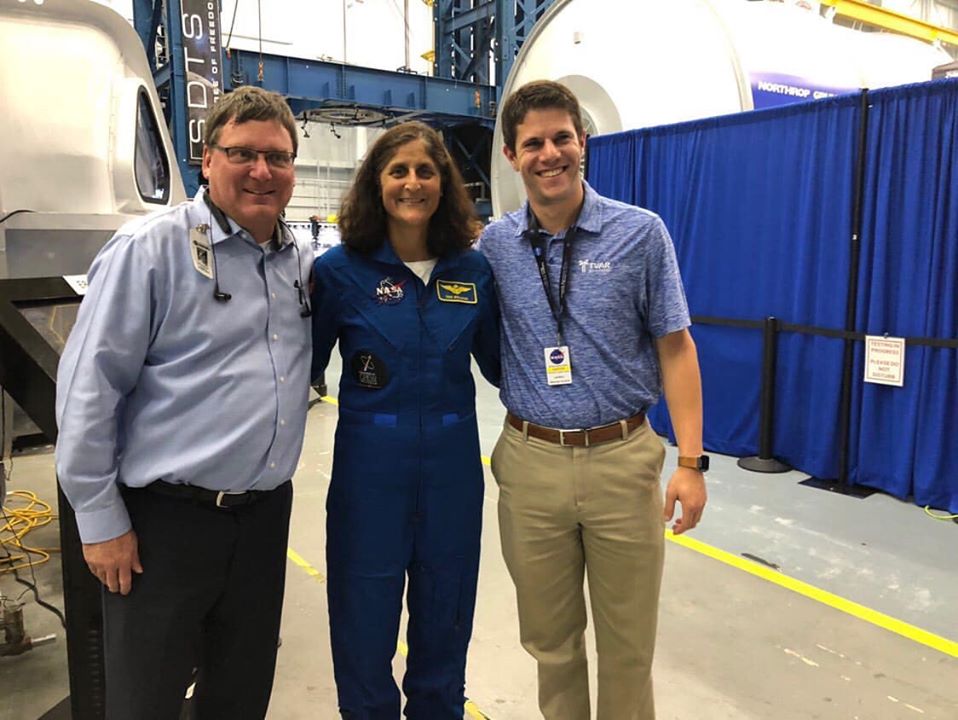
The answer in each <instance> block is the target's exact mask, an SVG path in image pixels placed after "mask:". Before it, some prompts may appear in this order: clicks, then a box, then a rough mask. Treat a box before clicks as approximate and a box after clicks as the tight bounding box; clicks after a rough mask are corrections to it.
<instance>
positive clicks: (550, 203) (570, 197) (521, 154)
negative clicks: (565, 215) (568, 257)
mask: <svg viewBox="0 0 958 720" xmlns="http://www.w3.org/2000/svg"><path fill="white" fill-rule="evenodd" d="M584 151H585V135H584V134H581V135H580V134H579V133H577V132H576V129H575V124H574V123H573V122H572V117H571V116H570V115H569V113H568V112H567V111H566V110H562V109H558V108H543V109H539V110H529V111H528V112H527V113H526V114H525V117H524V118H523V119H522V122H521V123H519V124H518V125H517V126H516V142H515V149H514V150H513V149H511V148H509V147H507V146H504V147H503V152H504V153H505V156H506V158H507V159H508V160H509V162H510V163H511V164H512V168H513V169H514V170H516V171H517V172H518V173H519V174H520V175H521V176H522V183H523V184H524V185H525V188H526V194H527V195H528V197H529V202H530V204H531V205H532V209H533V211H534V212H538V210H539V209H546V208H550V209H554V210H560V211H569V210H573V211H574V210H575V209H577V208H578V207H579V205H580V204H581V203H582V197H583V193H584V191H583V189H582V180H581V178H580V177H579V164H580V163H581V161H582V153H583V152H584Z"/></svg>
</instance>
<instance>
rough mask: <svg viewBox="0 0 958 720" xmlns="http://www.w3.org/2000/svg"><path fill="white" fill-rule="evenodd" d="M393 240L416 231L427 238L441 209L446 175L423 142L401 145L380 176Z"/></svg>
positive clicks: (387, 221)
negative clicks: (431, 225) (435, 215)
mask: <svg viewBox="0 0 958 720" xmlns="http://www.w3.org/2000/svg"><path fill="white" fill-rule="evenodd" d="M379 187H380V188H381V192H382V203H383V208H384V209H385V210H386V216H387V220H386V224H387V226H388V230H389V235H390V237H396V236H398V235H400V234H408V233H409V231H411V230H415V231H417V232H421V233H422V237H423V239H425V233H426V230H427V229H428V228H429V220H430V219H431V218H432V216H433V213H435V212H436V209H437V208H438V207H439V198H440V196H441V195H442V175H441V174H440V172H439V168H438V167H437V166H436V163H435V162H434V161H433V159H432V158H431V157H430V155H429V153H428V151H427V150H426V143H424V142H423V141H422V140H412V141H410V142H407V143H405V144H404V145H400V146H399V148H398V149H397V150H396V152H395V153H394V154H393V156H392V157H391V158H390V159H389V161H388V162H387V163H386V166H385V167H384V168H383V170H382V172H380V173H379Z"/></svg>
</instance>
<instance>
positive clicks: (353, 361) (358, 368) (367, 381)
mask: <svg viewBox="0 0 958 720" xmlns="http://www.w3.org/2000/svg"><path fill="white" fill-rule="evenodd" d="M349 367H350V368H351V369H352V371H353V378H355V380H356V382H357V384H358V385H359V386H360V387H364V388H368V389H370V390H381V389H382V388H384V387H386V383H387V382H389V370H388V369H387V368H386V363H384V362H383V361H382V358H380V357H378V356H377V355H374V354H373V353H372V352H370V351H369V350H357V351H356V352H355V353H353V356H352V357H351V358H350V359H349Z"/></svg>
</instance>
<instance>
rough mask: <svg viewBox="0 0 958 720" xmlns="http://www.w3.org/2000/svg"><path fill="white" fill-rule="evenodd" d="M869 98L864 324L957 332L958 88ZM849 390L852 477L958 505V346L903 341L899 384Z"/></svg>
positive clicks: (954, 508) (859, 368) (949, 85)
mask: <svg viewBox="0 0 958 720" xmlns="http://www.w3.org/2000/svg"><path fill="white" fill-rule="evenodd" d="M869 104H870V106H871V107H870V111H869V119H868V124H869V140H868V145H867V148H868V154H867V165H866V167H867V169H868V174H867V179H866V184H865V197H866V203H865V206H864V217H863V226H862V264H861V283H860V285H859V298H858V310H859V320H858V327H859V329H861V330H863V331H864V332H866V333H868V334H870V335H882V334H884V333H888V334H889V335H894V336H898V337H933V338H942V339H946V338H958V141H956V134H958V83H955V82H954V81H948V82H938V83H923V84H921V85H914V86H908V87H903V88H893V89H890V90H881V91H876V92H873V93H869ZM863 374H864V369H863V353H862V352H859V353H858V362H857V364H856V368H855V378H856V380H858V381H860V379H861V378H862V376H863ZM854 388H855V391H856V392H855V395H854V401H853V410H852V417H853V418H857V423H855V424H853V428H856V429H857V432H855V433H854V435H853V437H852V448H851V458H852V461H851V467H850V470H851V476H852V477H853V478H854V479H855V481H856V482H858V483H860V484H863V485H869V486H872V487H877V488H881V489H883V490H886V491H888V492H890V493H892V494H894V495H897V496H898V497H907V496H909V495H912V496H914V500H915V502H916V503H918V504H919V505H931V506H933V507H937V508H947V509H948V510H950V511H951V512H958V471H956V470H955V457H956V451H958V350H956V349H954V348H934V347H920V346H907V347H906V360H905V385H904V387H902V388H897V387H885V386H881V385H872V384H864V383H861V382H856V383H855V385H854Z"/></svg>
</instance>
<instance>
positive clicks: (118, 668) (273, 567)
mask: <svg viewBox="0 0 958 720" xmlns="http://www.w3.org/2000/svg"><path fill="white" fill-rule="evenodd" d="M124 500H125V501H126V506H127V509H128V510H129V513H130V519H131V521H132V523H133V530H134V531H135V532H136V534H137V539H138V541H139V553H140V562H141V564H142V565H143V574H142V575H134V579H133V589H132V590H131V591H130V594H129V595H127V596H125V597H124V596H122V595H120V594H118V593H111V592H109V591H107V590H106V589H104V591H103V622H104V645H105V652H106V658H105V660H106V698H107V712H106V717H107V720H177V719H178V718H179V717H180V712H181V709H182V705H183V696H184V694H185V692H186V688H187V687H188V686H189V684H190V682H191V681H192V675H193V669H194V668H198V674H197V677H196V688H195V689H194V692H193V700H192V702H191V713H190V716H191V717H192V718H194V720H247V719H248V720H261V719H262V718H263V717H265V715H266V708H267V706H268V705H269V697H270V693H271V691H272V687H273V672H274V670H275V667H276V649H277V643H278V641H279V624H280V615H281V612H282V606H283V590H284V584H285V580H286V542H287V539H288V535H289V516H290V510H291V506H292V483H291V482H287V483H286V484H284V485H282V486H280V487H279V488H277V489H276V490H274V491H272V492H269V493H266V494H264V496H263V497H262V499H260V500H259V501H258V502H255V503H252V504H250V505H246V506H243V507H240V508H235V509H231V510H225V509H219V508H215V507H211V506H207V505H200V504H197V503H195V502H193V501H191V500H186V499H181V498H171V497H165V496H162V495H157V494H155V493H153V492H151V491H149V490H126V491H124Z"/></svg>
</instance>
